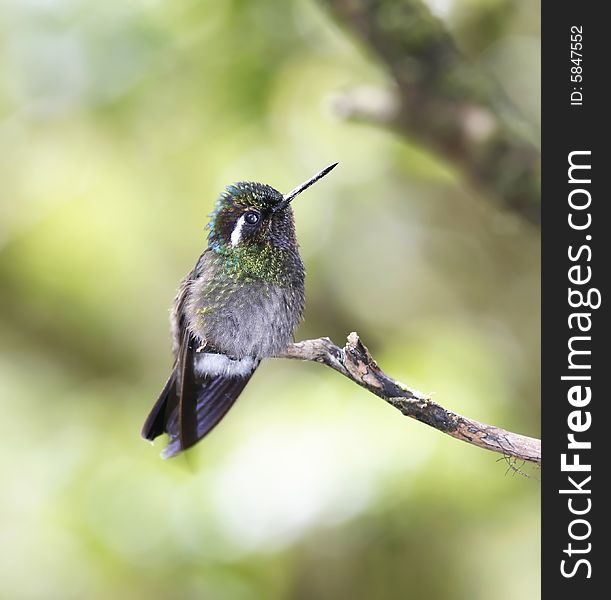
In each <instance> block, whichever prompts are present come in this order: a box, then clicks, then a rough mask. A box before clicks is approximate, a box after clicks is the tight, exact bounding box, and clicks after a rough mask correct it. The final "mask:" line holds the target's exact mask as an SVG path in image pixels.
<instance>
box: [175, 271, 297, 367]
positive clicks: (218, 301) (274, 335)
mask: <svg viewBox="0 0 611 600" xmlns="http://www.w3.org/2000/svg"><path fill="white" fill-rule="evenodd" d="M206 279H207V278H201V279H198V280H196V281H194V282H192V284H191V289H190V298H189V302H188V305H187V318H188V322H189V327H190V329H191V331H192V332H193V333H194V334H195V335H196V336H197V337H199V338H200V340H202V341H204V340H205V342H206V344H207V345H209V346H212V347H213V348H214V349H215V350H216V351H218V352H223V353H226V354H228V355H229V356H232V357H234V358H243V357H245V356H250V357H254V358H264V357H266V356H272V355H274V354H277V353H278V352H280V351H281V350H283V349H284V348H285V347H286V346H287V345H288V344H289V343H290V342H291V341H292V340H293V334H294V331H295V328H296V327H297V325H298V323H299V321H300V320H301V315H302V312H303V304H304V295H303V287H301V286H294V285H291V286H287V287H282V286H278V285H275V284H270V283H266V282H249V283H246V284H236V283H235V282H234V281H226V280H225V281H222V282H218V281H215V282H211V281H210V280H208V281H206Z"/></svg>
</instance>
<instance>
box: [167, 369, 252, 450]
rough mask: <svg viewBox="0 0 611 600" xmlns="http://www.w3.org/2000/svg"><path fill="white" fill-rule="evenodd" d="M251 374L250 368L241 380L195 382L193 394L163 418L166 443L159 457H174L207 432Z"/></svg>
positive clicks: (223, 414)
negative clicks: (186, 433)
mask: <svg viewBox="0 0 611 600" xmlns="http://www.w3.org/2000/svg"><path fill="white" fill-rule="evenodd" d="M255 368H256V367H255ZM253 373H254V369H253V370H252V371H251V372H250V373H249V374H248V375H245V376H244V377H226V376H221V375H219V376H216V377H204V378H201V379H198V384H199V387H198V389H197V391H196V393H195V395H194V396H191V397H188V396H185V397H183V398H182V402H181V403H180V406H179V407H177V409H176V410H174V411H172V413H171V414H170V416H169V418H168V419H167V422H166V424H165V430H166V431H167V433H168V435H169V436H170V441H169V442H168V445H167V446H166V448H165V449H164V451H163V453H162V456H163V457H164V458H169V457H171V456H174V455H175V454H178V453H179V452H181V451H182V450H186V449H187V448H190V447H191V446H193V445H194V444H195V443H197V442H198V441H199V440H201V439H202V438H203V437H204V436H205V435H207V434H208V433H210V431H212V429H213V428H214V427H215V426H216V425H218V423H219V422H220V421H221V419H222V418H223V417H224V416H225V415H226V414H227V411H228V410H229V409H230V408H231V407H232V406H233V404H234V402H235V401H236V400H237V398H238V396H239V395H240V394H241V393H242V390H243V389H244V388H245V387H246V384H247V383H248V381H249V380H250V378H251V377H252V374H253ZM185 429H188V430H189V432H190V435H189V436H188V438H187V439H185V436H184V435H182V432H183V431H184V430H185Z"/></svg>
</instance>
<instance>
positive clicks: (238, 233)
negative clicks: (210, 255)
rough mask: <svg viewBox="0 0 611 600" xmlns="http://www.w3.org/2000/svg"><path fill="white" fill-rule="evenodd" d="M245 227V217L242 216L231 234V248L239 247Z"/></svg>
mask: <svg viewBox="0 0 611 600" xmlns="http://www.w3.org/2000/svg"><path fill="white" fill-rule="evenodd" d="M243 227H244V215H242V216H241V217H240V218H239V219H238V222H237V223H236V224H235V227H234V228H233V231H232V232H231V247H232V248H233V247H234V246H237V245H238V244H239V243H240V240H241V239H242V228H243Z"/></svg>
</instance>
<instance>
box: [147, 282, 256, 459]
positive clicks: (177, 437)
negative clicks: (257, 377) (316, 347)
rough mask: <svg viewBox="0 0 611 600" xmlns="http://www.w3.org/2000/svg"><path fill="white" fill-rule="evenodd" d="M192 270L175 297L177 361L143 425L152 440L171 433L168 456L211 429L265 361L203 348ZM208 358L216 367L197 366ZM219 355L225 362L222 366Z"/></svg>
mask: <svg viewBox="0 0 611 600" xmlns="http://www.w3.org/2000/svg"><path fill="white" fill-rule="evenodd" d="M192 276H193V273H191V274H190V276H188V277H187V278H186V279H185V280H184V282H183V285H182V286H181V289H180V291H179V293H178V296H177V298H176V303H175V314H176V321H175V324H176V327H177V336H178V339H179V341H178V349H177V352H176V360H175V362H174V367H173V369H172V373H171V374H170V377H169V378H168V380H167V382H166V384H165V386H164V388H163V390H162V391H161V394H160V395H159V398H158V399H157V401H156V402H155V405H154V406H153V408H152V410H151V412H150V413H149V416H148V417H147V419H146V421H145V423H144V426H143V428H142V437H144V438H146V439H149V440H154V439H155V438H156V437H158V436H160V435H161V434H163V433H167V434H168V435H169V438H170V440H169V442H168V445H167V447H166V448H165V449H164V451H163V457H164V458H169V457H170V456H174V455H175V454H178V453H179V452H181V451H182V450H185V449H187V448H190V447H191V446H193V445H194V444H196V443H197V442H198V441H199V440H201V439H202V438H203V437H204V436H205V435H206V434H208V433H209V432H210V431H211V430H212V429H213V428H214V427H215V426H216V425H217V424H218V423H219V421H220V420H221V419H222V418H223V417H224V416H225V414H226V413H227V411H228V410H229V409H230V408H231V407H232V406H233V404H234V402H235V401H236V400H237V398H238V396H239V395H240V394H241V392H242V390H243V389H244V387H245V386H246V384H247V383H248V381H249V380H250V378H251V376H252V374H253V373H254V371H255V369H256V368H257V366H258V364H259V361H258V360H254V359H247V361H245V362H240V361H233V360H231V359H230V358H229V357H226V356H224V355H223V354H222V353H219V352H218V351H216V350H215V349H214V348H212V347H208V346H207V347H206V348H205V351H203V352H199V351H197V348H198V346H200V345H201V341H200V340H198V339H196V338H194V336H193V335H192V334H191V333H190V331H189V328H188V327H187V323H186V318H185V312H184V306H185V303H186V300H187V297H188V291H189V285H190V282H191V277H192ZM204 358H208V359H210V361H211V364H212V365H215V368H213V369H211V370H210V369H207V368H206V367H204V368H203V370H202V369H199V368H198V370H197V372H196V362H198V363H199V364H206V361H205V360H202V359H204ZM219 361H220V362H221V363H222V364H223V365H224V368H223V369H221V371H219V368H218V363H219ZM232 367H235V368H234V369H232Z"/></svg>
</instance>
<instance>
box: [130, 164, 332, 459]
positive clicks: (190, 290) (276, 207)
mask: <svg viewBox="0 0 611 600" xmlns="http://www.w3.org/2000/svg"><path fill="white" fill-rule="evenodd" d="M337 164H338V163H333V164H331V165H329V166H327V167H325V168H324V169H322V170H321V171H319V172H318V173H316V175H314V176H313V177H311V178H310V179H308V180H307V181H305V182H304V183H302V184H301V185H299V186H297V187H296V188H294V189H293V190H291V191H290V192H288V194H281V193H280V192H279V191H277V190H276V189H274V188H273V187H271V186H269V185H265V184H262V183H256V182H251V181H245V182H244V181H243V182H239V183H234V184H232V185H229V186H227V187H226V188H225V190H224V191H223V192H222V193H221V195H220V196H219V197H218V199H217V201H216V205H215V208H214V210H213V212H212V213H211V214H210V222H209V223H208V225H207V228H208V230H209V232H208V247H207V248H206V249H205V250H204V252H203V254H202V255H201V256H200V257H199V259H198V260H197V263H196V264H195V267H194V268H193V270H192V271H191V272H190V273H189V274H188V275H187V276H186V277H185V278H184V279H183V280H182V282H181V284H180V287H179V290H178V293H177V294H176V297H175V299H174V304H173V306H172V310H171V312H170V324H171V333H172V351H173V355H174V364H173V368H172V372H171V374H170V376H169V378H168V380H167V382H166V384H165V386H164V388H163V390H162V391H161V394H160V395H159V398H158V399H157V402H155V405H154V406H153V408H152V410H151V412H150V414H149V415H148V417H147V419H146V421H145V423H144V426H143V428H142V437H144V438H145V439H148V440H154V439H155V438H156V437H158V436H159V435H162V434H163V433H167V434H168V437H169V441H168V444H167V446H166V448H165V449H164V450H163V452H162V456H163V457H164V458H169V457H171V456H174V455H176V454H178V453H180V452H182V451H183V450H186V449H187V448H189V447H191V446H193V445H194V444H196V443H197V442H198V441H199V440H201V439H202V438H203V437H204V436H205V435H207V434H208V433H209V432H210V431H211V430H212V429H213V428H214V427H215V426H216V425H217V424H218V423H219V422H220V421H221V419H222V418H223V417H224V416H225V414H226V413H227V411H228V410H229V409H230V408H231V407H232V406H233V404H234V402H235V401H236V400H237V398H238V396H239V395H240V393H241V392H242V390H243V389H244V387H245V386H246V384H247V383H248V381H249V379H250V378H251V377H252V375H253V373H254V372H255V370H256V368H257V367H258V366H259V363H260V362H261V360H263V359H264V358H267V357H271V356H274V355H276V354H278V353H279V352H281V351H282V350H284V349H285V348H286V347H287V346H288V345H289V344H290V343H291V342H292V341H293V335H294V332H295V329H296V327H297V325H298V324H299V322H300V321H301V319H302V316H303V310H304V305H305V290H304V280H305V269H304V266H303V262H302V260H301V257H300V256H299V246H298V244H297V238H296V235H295V221H294V218H293V209H292V208H291V202H292V201H293V200H294V199H295V198H296V197H297V196H298V195H299V194H301V192H303V191H304V190H306V189H307V188H309V187H310V186H311V185H312V184H314V183H316V182H317V181H318V180H319V179H321V178H322V177H324V176H325V175H327V173H329V171H331V170H332V169H333V168H335V167H336V166H337Z"/></svg>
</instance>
